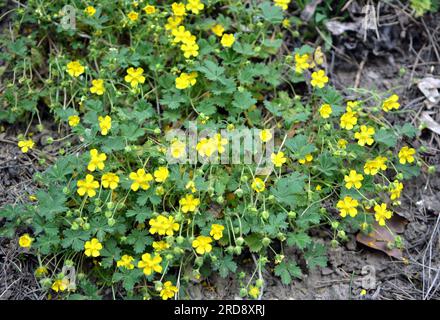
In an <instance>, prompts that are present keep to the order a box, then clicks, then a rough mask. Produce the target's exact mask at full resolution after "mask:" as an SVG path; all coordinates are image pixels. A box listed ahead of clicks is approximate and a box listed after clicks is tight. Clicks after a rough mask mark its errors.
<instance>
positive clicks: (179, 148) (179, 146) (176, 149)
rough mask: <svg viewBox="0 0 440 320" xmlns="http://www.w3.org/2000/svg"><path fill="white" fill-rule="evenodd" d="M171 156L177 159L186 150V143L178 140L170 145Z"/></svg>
mask: <svg viewBox="0 0 440 320" xmlns="http://www.w3.org/2000/svg"><path fill="white" fill-rule="evenodd" d="M170 149H171V150H170V151H171V156H172V157H173V158H175V159H179V158H180V157H182V156H183V155H184V154H185V152H186V150H185V149H186V145H185V143H184V142H182V141H179V140H176V141H174V142H173V143H172V144H171V146H170Z"/></svg>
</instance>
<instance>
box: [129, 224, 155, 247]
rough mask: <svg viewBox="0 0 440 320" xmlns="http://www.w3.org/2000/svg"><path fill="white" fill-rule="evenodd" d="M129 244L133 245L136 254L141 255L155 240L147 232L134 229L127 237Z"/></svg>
mask: <svg viewBox="0 0 440 320" xmlns="http://www.w3.org/2000/svg"><path fill="white" fill-rule="evenodd" d="M127 243H128V244H131V245H133V249H134V251H135V252H136V253H141V252H143V251H144V249H145V247H146V246H147V245H150V244H152V243H153V238H152V237H150V236H149V235H148V231H147V230H138V229H134V230H133V231H132V232H131V233H130V235H129V236H128V237H127Z"/></svg>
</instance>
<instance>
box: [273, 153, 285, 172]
mask: <svg viewBox="0 0 440 320" xmlns="http://www.w3.org/2000/svg"><path fill="white" fill-rule="evenodd" d="M270 159H271V160H272V163H273V164H274V165H275V167H278V168H279V167H281V166H282V165H283V164H284V163H286V161H287V159H286V157H285V156H284V152H282V151H280V152H278V153H272V155H271V156H270Z"/></svg>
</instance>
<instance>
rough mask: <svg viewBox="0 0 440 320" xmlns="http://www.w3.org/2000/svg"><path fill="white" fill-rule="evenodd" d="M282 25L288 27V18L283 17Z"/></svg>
mask: <svg viewBox="0 0 440 320" xmlns="http://www.w3.org/2000/svg"><path fill="white" fill-rule="evenodd" d="M282 25H283V27H284V28H289V27H290V20H289V19H287V18H286V19H283V22H282Z"/></svg>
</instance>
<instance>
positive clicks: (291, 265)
mask: <svg viewBox="0 0 440 320" xmlns="http://www.w3.org/2000/svg"><path fill="white" fill-rule="evenodd" d="M274 271H275V275H276V276H278V277H280V278H281V282H282V283H283V284H284V285H288V284H290V283H291V282H292V277H294V278H298V279H301V277H302V272H301V269H300V268H299V267H298V266H297V264H296V263H295V262H294V261H287V260H284V261H282V262H281V263H280V264H278V265H277V266H276V267H275V269H274Z"/></svg>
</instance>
